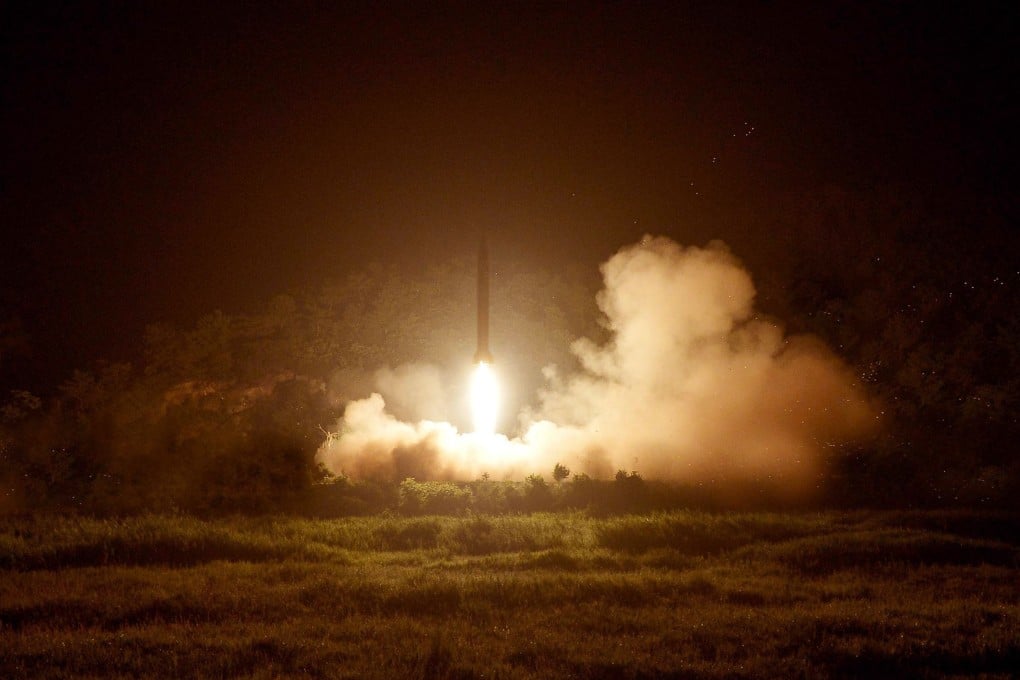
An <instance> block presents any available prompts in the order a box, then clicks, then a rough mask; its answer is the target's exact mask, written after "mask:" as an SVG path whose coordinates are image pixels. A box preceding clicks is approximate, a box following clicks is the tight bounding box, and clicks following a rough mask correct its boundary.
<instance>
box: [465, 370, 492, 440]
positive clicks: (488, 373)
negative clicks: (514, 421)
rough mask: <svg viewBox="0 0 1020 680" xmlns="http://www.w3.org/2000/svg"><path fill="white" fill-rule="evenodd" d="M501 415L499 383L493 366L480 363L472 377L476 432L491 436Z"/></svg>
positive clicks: (472, 401) (472, 413)
mask: <svg viewBox="0 0 1020 680" xmlns="http://www.w3.org/2000/svg"><path fill="white" fill-rule="evenodd" d="M498 414H499V383H498V381H497V380H496V372H495V371H494V370H492V366H490V365H489V364H487V363H486V362H484V361H481V362H479V363H478V365H477V366H476V367H475V372H474V374H473V375H472V376H471V415H472V417H473V418H474V425H475V432H480V433H484V434H491V433H493V432H494V431H495V430H496V418H497V417H498Z"/></svg>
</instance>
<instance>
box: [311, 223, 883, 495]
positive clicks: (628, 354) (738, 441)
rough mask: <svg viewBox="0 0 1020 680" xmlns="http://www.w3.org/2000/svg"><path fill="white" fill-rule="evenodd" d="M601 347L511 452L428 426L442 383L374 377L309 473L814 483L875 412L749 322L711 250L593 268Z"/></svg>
mask: <svg viewBox="0 0 1020 680" xmlns="http://www.w3.org/2000/svg"><path fill="white" fill-rule="evenodd" d="M602 274H603V280H604V287H603V289H602V291H601V292H600V293H599V295H598V300H597V301H598V304H599V308H600V309H601V310H602V312H603V313H604V315H605V322H606V325H607V328H608V330H609V331H610V333H611V336H610V339H609V341H608V342H606V343H605V344H602V345H599V344H596V343H594V342H592V341H590V340H588V339H580V340H577V341H576V342H575V343H574V344H573V346H572V350H573V352H574V353H575V354H576V356H577V357H578V359H579V360H580V363H581V366H582V370H581V371H580V372H578V373H577V374H574V375H568V376H560V375H558V373H557V371H556V369H555V368H553V367H550V368H548V369H546V378H547V383H546V387H545V388H544V389H543V390H542V391H541V392H540V394H539V395H538V406H537V407H535V408H533V409H529V410H527V411H526V412H525V413H522V414H521V415H520V420H521V431H522V432H523V434H522V435H521V436H520V437H516V438H513V439H509V438H507V437H505V436H502V435H480V434H471V433H460V432H458V431H457V430H456V428H455V427H454V426H453V425H451V424H449V423H447V422H442V421H439V420H423V419H420V418H421V417H424V414H426V413H439V412H441V408H440V407H439V406H436V407H435V408H433V405H435V404H442V401H443V394H442V392H443V390H442V387H441V381H440V377H439V375H438V373H436V372H435V370H434V369H430V368H428V367H423V366H415V367H402V368H400V369H397V370H396V371H388V370H387V371H383V372H380V373H379V374H378V375H377V386H378V388H379V391H380V392H381V393H382V394H384V395H386V396H387V401H388V402H389V403H391V404H393V405H394V406H395V407H396V409H397V413H399V414H400V415H403V416H405V417H407V418H409V420H407V421H405V420H401V419H398V418H397V417H396V416H395V415H391V414H390V413H389V412H387V408H386V403H387V402H384V399H383V396H381V395H380V394H372V395H371V396H370V397H368V398H366V399H361V400H358V401H354V402H351V403H349V404H348V406H347V408H346V410H345V412H344V416H343V418H342V419H341V421H340V423H339V431H338V433H337V434H336V435H333V436H331V437H330V438H329V439H328V440H327V441H326V443H324V444H323V446H322V447H321V449H320V451H319V454H318V455H319V459H320V460H321V461H322V462H323V463H324V464H325V465H326V466H327V467H328V468H329V469H331V470H333V471H334V472H337V473H343V474H347V475H349V476H351V477H355V478H362V477H381V478H397V479H400V478H402V477H405V476H415V477H417V478H419V479H475V478H477V477H478V476H479V475H481V474H482V473H489V474H490V475H491V476H492V477H493V478H514V479H519V478H521V477H523V476H524V475H526V474H530V473H535V472H537V473H546V474H548V473H549V471H551V470H552V467H553V465H554V464H555V463H557V462H559V463H563V464H565V465H567V466H568V467H569V468H571V469H572V470H573V471H574V472H585V473H587V474H589V475H591V476H593V477H596V478H606V477H610V476H612V474H613V473H614V472H615V471H617V470H627V471H630V470H634V471H637V472H639V473H640V474H641V475H642V476H643V477H645V478H649V479H668V480H677V481H685V482H691V483H696V482H699V481H711V482H715V483H725V481H726V480H735V481H736V480H750V479H771V480H773V481H774V482H775V483H777V484H781V485H783V486H784V487H787V488H790V489H797V488H799V487H807V486H809V485H811V484H812V480H813V479H815V478H816V477H817V474H818V472H819V471H820V470H819V465H820V462H819V461H820V455H819V454H820V453H822V452H823V451H824V449H825V448H826V447H828V446H832V445H836V444H839V443H842V442H846V441H850V440H853V439H855V438H858V437H861V436H864V435H866V434H867V433H868V432H869V431H870V430H871V429H872V428H873V425H874V423H875V416H874V413H873V410H872V408H871V407H870V406H869V403H868V401H867V399H866V397H865V395H864V393H863V392H862V390H861V389H860V387H859V386H858V385H857V383H856V381H855V379H854V376H853V375H852V373H851V372H850V371H849V369H848V368H847V367H846V366H845V365H844V364H843V363H842V362H841V361H840V360H839V359H838V358H837V357H836V356H835V355H834V354H833V353H832V352H831V351H829V350H828V349H827V348H826V347H825V346H824V345H823V344H822V343H821V341H820V340H818V339H817V338H814V337H812V336H805V335H794V336H785V335H784V332H783V329H782V328H781V327H780V326H779V325H778V324H777V323H776V322H774V321H770V320H767V319H764V318H760V317H758V316H756V315H755V314H754V307H753V303H754V297H755V290H754V285H753V283H752V281H751V277H750V275H749V274H748V272H747V271H746V270H745V269H744V268H743V266H742V265H741V264H740V262H739V261H738V260H737V259H736V258H735V257H734V256H733V255H732V254H731V253H730V251H729V249H728V248H727V247H726V246H725V244H723V243H721V242H713V243H710V244H709V245H708V246H707V247H704V248H698V247H683V246H680V245H678V244H677V243H675V242H673V241H671V240H669V239H667V238H662V237H654V238H653V237H645V238H644V239H643V240H642V241H641V242H639V243H637V244H634V245H631V246H627V247H625V248H623V249H622V250H620V251H619V252H618V253H617V254H616V255H614V256H613V257H611V258H610V259H609V260H608V261H607V262H605V263H604V264H603V265H602Z"/></svg>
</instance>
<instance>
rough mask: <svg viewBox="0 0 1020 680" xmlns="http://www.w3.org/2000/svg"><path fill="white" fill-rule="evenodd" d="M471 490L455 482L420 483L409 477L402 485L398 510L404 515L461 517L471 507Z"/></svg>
mask: <svg viewBox="0 0 1020 680" xmlns="http://www.w3.org/2000/svg"><path fill="white" fill-rule="evenodd" d="M471 499H472V495H471V489H468V488H464V487H461V486H459V485H457V484H454V483H453V482H418V481H415V479H414V478H413V477H408V478H407V479H405V480H404V481H403V482H401V483H400V501H399V504H398V506H397V507H398V510H399V511H400V512H401V514H404V515H459V514H461V513H464V512H466V511H467V509H468V508H469V507H470V506H471Z"/></svg>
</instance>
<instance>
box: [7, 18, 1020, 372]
mask: <svg viewBox="0 0 1020 680" xmlns="http://www.w3.org/2000/svg"><path fill="white" fill-rule="evenodd" d="M45 4H46V3H18V2H15V3H6V4H5V9H4V10H3V16H2V17H0V26H2V28H0V31H2V57H0V58H2V81H0V82H2V85H0V87H2V93H3V94H2V99H0V101H2V121H3V123H2V124H3V138H2V139H3V149H2V158H3V166H2V179H0V181H2V184H0V186H2V189H0V192H2V193H0V200H2V202H0V210H2V214H0V217H2V222H3V225H2V231H3V236H2V240H0V266H2V274H0V305H3V307H2V308H0V311H2V312H5V313H15V314H18V315H20V316H21V317H22V318H23V319H24V320H25V323H26V326H27V329H28V331H29V333H30V334H31V335H32V344H33V347H34V348H35V361H36V362H40V361H44V362H45V363H46V364H47V365H48V366H50V367H51V368H50V372H51V373H54V375H53V376H50V377H51V378H52V377H59V376H61V375H64V374H66V372H67V370H68V369H69V368H71V367H72V366H79V365H83V364H84V363H85V362H86V361H87V360H88V359H90V358H95V357H99V356H107V357H114V358H116V357H118V356H121V355H129V354H130V352H131V351H132V350H134V349H136V348H137V347H138V346H139V345H140V337H141V332H142V328H143V327H144V325H145V324H146V323H148V322H152V321H171V322H177V323H190V322H193V321H194V320H195V318H197V317H198V316H199V315H201V314H203V313H206V312H209V311H211V310H213V309H216V308H222V309H224V310H225V311H228V312H229V311H235V310H241V309H245V308H247V307H250V306H252V305H255V304H259V303H261V302H262V301H264V300H266V299H267V298H268V297H269V296H271V295H272V294H275V293H278V292H282V291H285V290H287V289H289V288H294V287H297V286H302V285H308V284H314V283H316V282H317V281H320V280H322V279H324V278H325V277H327V276H331V275H337V274H342V273H343V272H345V271H349V270H350V269H351V268H354V267H358V266H361V265H363V264H364V263H366V262H368V261H372V260H394V261H397V262H401V263H409V264H410V263H414V262H422V261H428V260H429V259H436V260H443V259H446V258H448V257H449V256H450V255H466V254H468V253H470V252H473V250H474V248H475V244H476V235H477V234H478V231H479V230H480V229H487V230H490V231H491V232H493V233H494V234H495V238H494V239H493V240H494V242H495V243H496V244H502V247H503V248H504V249H505V251H512V252H506V253H505V255H504V256H506V257H510V256H513V257H523V258H531V259H533V260H534V261H535V263H536V266H543V267H544V266H553V265H555V263H556V262H558V261H560V260H563V259H566V258H569V259H571V260H573V261H577V262H581V263H585V262H590V263H591V264H593V265H594V264H595V263H596V262H598V261H600V260H601V259H604V258H605V257H606V256H608V255H609V254H611V253H612V251H613V250H614V249H615V248H616V247H618V246H619V245H622V244H623V243H626V242H629V241H631V240H634V239H636V238H637V237H639V236H640V235H641V234H642V233H644V232H646V231H652V232H656V233H666V234H669V235H671V236H673V237H674V238H676V239H678V240H679V241H681V242H686V243H703V242H704V241H706V240H708V239H710V238H717V237H718V238H723V239H725V240H727V241H728V242H730V243H731V245H733V247H734V248H735V250H736V251H737V253H738V254H739V255H742V256H746V257H749V258H750V259H753V256H752V255H753V253H754V252H756V251H757V250H758V249H759V248H760V246H762V244H764V243H765V242H767V241H768V240H769V239H770V238H771V234H770V233H769V230H768V226H769V225H770V224H774V223H775V222H776V221H777V220H780V218H781V216H780V215H778V214H777V211H778V210H779V206H780V205H781V199H782V197H784V196H787V195H790V194H793V193H796V192H803V191H813V190H816V189H817V188H819V187H821V186H823V185H825V184H839V185H844V186H850V187H869V186H874V185H883V184H887V183H902V184H908V185H918V186H926V187H936V188H938V189H944V190H946V191H952V190H956V189H964V188H965V189H967V190H973V191H977V192H978V193H981V194H986V195H990V196H1003V195H1006V193H1007V191H1008V190H1011V189H1012V184H1011V181H1012V175H1013V169H1014V165H1015V160H1014V154H1013V149H1014V145H1013V144H1012V140H1013V136H1014V135H1013V132H1012V127H1013V126H1014V125H1015V124H1016V123H1015V120H1016V109H1015V108H1012V107H1011V106H1010V105H1009V99H1010V95H1011V90H1013V89H1015V84H1016V82H1017V68H1016V66H1015V64H1016V63H1017V61H1018V60H1017V59H1016V58H1015V54H1014V49H1013V43H1014V41H1015V38H1014V36H1015V35H1017V29H1018V28H1020V27H1018V26H1017V22H1016V21H1015V20H1014V19H1012V18H1011V16H1010V15H1009V14H1008V13H1007V11H1006V10H1005V9H1001V10H1000V9H994V7H997V5H995V4H993V3H988V4H984V3H975V4H978V5H980V6H978V7H973V6H971V4H970V3H967V4H962V3H961V4H960V5H959V6H958V7H957V8H956V9H955V10H951V11H943V12H942V13H941V14H931V13H930V12H929V11H928V7H929V3H918V4H916V5H899V6H894V7H888V6H886V3H883V4H882V5H874V6H867V5H864V6H862V5H861V4H859V3H830V4H826V5H825V6H822V5H820V4H817V3H803V4H787V3H768V4H762V5H757V4H756V5H755V6H754V7H753V8H752V9H748V8H746V7H734V6H729V7H720V6H717V3H692V4H690V5H687V4H686V3H661V4H644V3H641V4H639V3H624V4H611V5H602V4H589V3H554V4H548V5H541V6H535V5H518V4H508V5H497V4H494V3H493V4H490V3H478V4H477V6H476V5H475V4H473V3H463V4H456V5H447V4H434V3H420V4H405V3H364V4H362V3H339V4H342V5H343V6H344V8H343V9H337V8H329V9H327V8H325V7H322V8H320V7H316V6H315V5H314V4H313V3H303V2H302V3H284V4H281V5H275V4H273V7H272V8H271V9H252V8H251V7H246V6H243V5H238V6H235V7H233V8H227V7H223V6H221V5H224V4H225V3H201V4H199V5H198V6H196V7H187V6H186V5H187V3H153V4H151V5H150V4H149V3H88V4H87V5H86V6H84V7H75V6H73V5H72V6H69V7H63V8H45V7H40V5H45ZM53 4H54V5H56V3H53ZM285 5H286V7H284V6H285ZM1002 7H1003V8H1004V7H1005V4H1003V5H1002ZM751 128H753V131H752V130H751ZM713 158H715V159H716V160H715V161H714V162H713ZM691 182H694V186H693V187H692V186H691ZM498 257H499V254H497V255H496V256H495V258H496V259H497V260H498ZM753 264H757V265H758V266H761V263H753Z"/></svg>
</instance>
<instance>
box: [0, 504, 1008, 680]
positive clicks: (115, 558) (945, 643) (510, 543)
mask: <svg viewBox="0 0 1020 680" xmlns="http://www.w3.org/2000/svg"><path fill="white" fill-rule="evenodd" d="M1016 529H1017V521H1016V519H1015V518H1012V517H1008V516H988V515H974V514H967V513H935V514H932V513H898V514H897V513H885V514H876V513H857V514H815V515H769V514H732V515H723V514H720V515H713V514H704V513H685V512H678V513H669V514H663V515H655V516H650V517H622V518H607V519H598V518H590V517H586V516H583V515H535V516H516V517H514V516H511V517H506V516H504V517H466V518H454V517H441V518H433V517H426V518H415V519H396V518H383V517H375V518H358V519H349V520H332V521H309V520H295V519H272V518H265V519H241V518H238V519H233V520H222V521H215V522H203V521H199V520H195V519H190V518H182V517H141V518H134V519H129V520H121V521H103V520H89V519H67V518H53V519H45V520H35V521H31V520H22V521H14V520H8V521H6V522H4V523H0V560H3V562H2V563H0V564H2V567H3V569H4V571H3V573H2V577H0V676H2V677H7V678H19V677H88V676H93V677H99V676H102V677H128V676H130V677H139V676H160V677H227V676H229V677H235V676H247V677H280V676H294V675H307V676H313V677H352V678H353V677H358V678H361V677H378V678H395V677H430V678H475V677H477V678H481V677H485V678H494V677H495V678H525V677H550V678H571V677H573V678H577V677H585V678H659V677H661V678H665V677H670V678H677V677H683V678H766V677H769V678H771V677H938V676H943V675H976V674H985V676H986V677H1010V676H1011V675H1012V674H1013V673H1015V672H1016V669H1017V668H1020V632H1018V631H1020V578H1018V577H1020V573H1018V572H1020V570H1018V554H1020V553H1018V544H1017V539H1016V536H1017V535H1018V534H1020V532H1017V531H1016Z"/></svg>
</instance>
